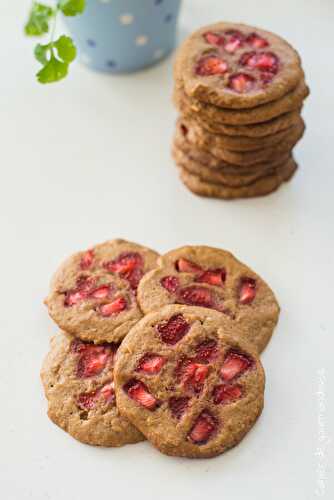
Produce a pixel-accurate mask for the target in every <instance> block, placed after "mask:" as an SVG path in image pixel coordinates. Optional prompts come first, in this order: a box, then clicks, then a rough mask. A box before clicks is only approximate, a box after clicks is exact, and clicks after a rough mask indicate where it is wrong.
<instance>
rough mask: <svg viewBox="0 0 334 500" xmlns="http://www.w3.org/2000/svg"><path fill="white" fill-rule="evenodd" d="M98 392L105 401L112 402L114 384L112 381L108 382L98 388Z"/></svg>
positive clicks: (113, 398)
mask: <svg viewBox="0 0 334 500" xmlns="http://www.w3.org/2000/svg"><path fill="white" fill-rule="evenodd" d="M100 394H101V396H102V397H103V399H104V400H105V401H106V403H109V404H111V403H113V402H114V401H115V386H114V382H108V383H107V384H105V385H104V386H103V387H102V388H101V389H100Z"/></svg>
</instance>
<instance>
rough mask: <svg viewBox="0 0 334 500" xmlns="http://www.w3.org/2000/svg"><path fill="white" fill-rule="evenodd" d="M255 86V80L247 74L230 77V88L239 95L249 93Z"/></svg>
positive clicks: (236, 74)
mask: <svg viewBox="0 0 334 500" xmlns="http://www.w3.org/2000/svg"><path fill="white" fill-rule="evenodd" d="M254 85H255V78H253V77H252V76H250V75H247V73H235V74H234V75H231V76H230V79H229V87H230V88H231V89H232V90H234V91H235V92H238V93H239V94H243V93H245V92H249V91H250V90H252V88H253V87H254Z"/></svg>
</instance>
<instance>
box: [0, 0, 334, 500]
mask: <svg viewBox="0 0 334 500" xmlns="http://www.w3.org/2000/svg"><path fill="white" fill-rule="evenodd" d="M28 5H29V1H26V0H25V1H22V0H11V1H10V2H9V1H8V0H7V1H2V2H1V6H0V37H1V43H0V55H1V57H0V61H1V77H0V88H1V93H0V110H1V122H0V123H1V143H0V154H1V170H2V174H1V179H0V218H1V247H0V248H1V249H0V254H1V264H2V265H1V281H0V295H1V299H0V300H1V319H0V321H1V324H0V325H1V328H0V373H1V378H0V391H1V399H0V401H1V416H0V419H1V425H0V429H1V431H0V432H1V437H0V496H1V499H3V500H14V499H15V500H26V499H34V500H47V499H52V500H79V499H80V500H86V499H87V500H88V499H97V498H122V499H125V500H130V499H132V498H136V499H138V500H142V499H145V500H151V499H152V500H153V499H157V498H159V500H160V499H167V498H176V499H185V498H187V499H191V500H197V499H201V500H202V499H203V498H204V499H209V498H222V499H223V498H224V499H232V500H239V499H240V500H243V499H246V498H247V499H255V498H256V499H258V500H267V499H268V498H270V499H271V500H281V499H292V500H309V499H314V498H317V490H318V494H319V493H323V495H322V496H323V498H326V499H330V498H331V499H332V498H333V496H334V491H333V470H332V469H331V464H333V446H332V445H331V444H328V442H327V440H329V439H330V437H333V426H332V423H333V420H334V414H333V385H332V384H331V382H332V380H333V352H334V351H333V348H334V342H333V335H334V329H333V326H334V325H333V316H332V315H333V310H334V293H333V288H334V287H333V283H334V272H333V240H334V227H333V226H334V224H333V209H334V195H333V184H334V173H333V172H334V165H333V148H334V144H333V140H334V127H333V112H334V106H333V104H334V98H333V86H334V64H333V49H334V34H333V30H334V2H333V1H332V0H294V1H293V2H291V1H290V0H281V1H273V0H256V1H255V0H252V1H246V0H239V1H234V0H233V1H231V0H224V1H223V0H216V1H214V0H205V1H204V0H202V1H200V0H188V1H187V0H185V2H184V8H183V12H182V16H181V28H182V36H185V34H186V33H187V32H189V31H191V30H193V29H195V28H197V27H199V26H200V25H203V24H205V23H210V22H215V21H217V20H220V19H224V20H235V21H243V22H248V23H250V24H255V25H258V26H262V27H264V28H267V29H269V30H273V31H275V32H278V33H280V34H281V35H283V36H285V37H286V38H287V39H288V40H289V41H290V42H292V43H293V44H294V45H295V47H296V48H297V49H298V50H299V51H300V53H301V55H302V58H303V61H304V67H305V70H306V75H307V80H308V83H309V85H310V87H311V89H312V95H311V97H310V99H309V100H308V101H307V103H306V106H305V111H304V116H305V119H306V122H307V127H308V128H307V134H306V136H305V138H304V140H303V141H302V143H301V144H300V145H299V146H298V148H297V151H296V156H297V159H298V162H299V164H300V171H299V172H298V174H297V176H296V177H295V178H294V180H293V181H292V182H291V183H290V184H288V185H286V186H285V187H284V188H283V189H281V190H280V191H279V192H277V193H276V194H273V195H271V196H269V197H266V198H262V199H255V200H248V201H247V200H244V201H236V202H223V201H215V200H209V199H202V198H198V197H195V196H194V195H192V194H191V193H189V192H188V191H187V190H186V189H185V188H184V187H183V185H182V184H181V183H180V182H179V180H178V178H177V173H176V170H175V167H174V165H173V162H172V160H171V158H170V142H171V137H172V133H173V126H174V120H175V116H176V113H175V111H174V110H173V107H172V105H171V100H170V95H171V91H172V73H171V64H172V61H171V59H168V60H167V61H165V62H164V63H163V64H161V65H159V66H157V67H155V68H153V69H150V70H148V71H145V72H142V73H139V74H136V75H132V76H122V77H112V76H105V75H104V76H101V75H99V74H94V73H91V72H90V71H88V70H86V69H85V68H83V67H81V66H80V65H79V64H76V65H75V66H74V67H73V70H72V72H71V75H70V77H69V78H68V79H67V80H66V81H65V82H64V83H61V84H58V85H55V86H46V87H43V86H40V85H37V84H36V83H35V81H34V72H35V70H36V69H37V65H36V63H35V62H34V61H33V57H32V43H31V42H30V41H27V40H25V39H24V37H23V36H22V35H21V25H22V23H23V20H24V18H25V14H26V11H27V7H28ZM114 237H123V238H127V239H130V240H134V241H138V242H141V243H143V244H145V245H149V246H152V247H153V248H155V249H157V250H159V251H161V252H164V251H166V250H168V249H171V248H173V247H177V246H180V245H183V244H191V243H194V244H207V245H215V246H218V247H223V248H227V249H229V250H231V251H232V252H234V253H235V254H236V255H237V256H238V257H239V258H240V259H242V260H243V261H245V262H246V263H248V264H249V265H250V266H252V267H254V269H255V270H256V271H257V272H259V273H260V274H261V275H262V276H263V277H264V278H265V279H266V280H267V281H268V282H269V284H270V285H271V286H272V287H273V289H274V290H275V292H276V293H277V296H278V298H279V301H280V303H281V306H282V314H281V319H280V323H279V326H278V328H277V330H276V333H275V335H274V338H273V340H272V342H271V344H270V345H269V346H268V348H267V350H266V351H265V353H264V354H263V363H264V366H265V369H266V373H267V387H266V405H265V410H264V412H263V414H262V416H261V418H260V420H259V422H258V423H257V425H256V426H255V428H254V429H253V431H252V432H251V433H250V434H249V435H248V436H247V437H246V439H245V440H244V441H243V442H242V443H241V444H240V445H239V446H238V447H236V448H235V449H233V450H231V451H230V452H228V453H226V454H225V455H222V456H220V457H219V458H216V459H211V460H197V461H196V460H195V461H194V460H193V461H191V460H186V459H175V458H169V457H166V456H163V455H161V454H159V453H158V452H157V451H155V450H154V449H153V448H151V447H150V446H149V445H148V444H147V443H143V444H140V445H135V446H126V447H124V448H122V449H114V450H113V449H99V448H93V447H89V446H84V445H82V444H80V443H78V442H76V441H75V440H73V439H72V438H70V437H69V436H68V435H67V434H65V433H64V432H62V431H61V430H60V429H58V428H57V427H56V426H55V425H53V424H52V423H51V422H50V421H49V420H48V418H47V416H46V403H45V400H44V396H43V393H42V388H41V384H40V381H39V369H40V365H41V361H42V359H43V356H44V355H45V353H46V352H47V350H48V343H49V338H50V337H51V335H53V334H54V333H55V332H56V331H57V328H56V326H55V325H54V324H52V322H51V320H50V319H49V318H48V315H47V312H46V310H45V307H44V306H43V305H42V300H43V298H44V296H45V295H46V293H47V290H48V281H49V278H50V275H51V274H52V272H53V271H54V270H55V268H56V267H57V265H58V264H59V262H60V261H61V260H62V259H63V258H64V257H65V256H67V255H69V254H71V253H72V252H74V251H76V250H79V249H84V248H86V247H89V246H90V245H92V244H94V243H97V242H100V241H104V240H106V239H108V238H114ZM319 370H324V372H321V373H322V374H321V373H320V374H319V372H318V371H319ZM319 389H320V392H322V391H323V390H324V391H325V394H324V395H322V394H316V392H317V391H318V390H319ZM323 399H324V405H323V407H320V408H319V402H321V401H322V400H323ZM319 447H320V451H321V452H323V456H322V457H317V456H316V453H317V449H318V448H319ZM321 475H324V477H325V483H324V490H323V489H322V487H321V485H320V484H318V482H317V481H318V480H319V478H320V476H321Z"/></svg>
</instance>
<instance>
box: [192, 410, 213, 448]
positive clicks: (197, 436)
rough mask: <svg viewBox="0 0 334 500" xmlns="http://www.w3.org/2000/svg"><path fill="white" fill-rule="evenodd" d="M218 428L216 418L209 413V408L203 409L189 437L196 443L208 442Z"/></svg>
mask: <svg viewBox="0 0 334 500" xmlns="http://www.w3.org/2000/svg"><path fill="white" fill-rule="evenodd" d="M216 429H217V421H216V419H215V418H214V417H213V416H212V415H211V413H209V411H208V410H203V411H202V413H201V414H200V415H199V417H198V418H197V420H196V421H195V424H194V426H193V428H192V429H191V431H190V433H189V435H188V439H189V440H190V441H192V442H193V443H194V444H198V445H201V444H205V443H207V442H208V440H209V439H210V437H211V436H212V434H213V433H214V432H215V430H216Z"/></svg>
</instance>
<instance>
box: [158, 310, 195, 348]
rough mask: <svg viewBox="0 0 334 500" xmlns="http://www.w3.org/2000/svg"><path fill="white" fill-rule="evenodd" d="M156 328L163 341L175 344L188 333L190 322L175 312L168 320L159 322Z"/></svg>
mask: <svg viewBox="0 0 334 500" xmlns="http://www.w3.org/2000/svg"><path fill="white" fill-rule="evenodd" d="M156 329H157V331H158V333H159V335H160V338H161V340H162V341H163V342H165V343H166V344H169V345H175V344H177V343H178V342H179V341H180V340H181V339H182V338H183V337H184V336H185V335H186V333H188V331H189V330H190V324H189V323H188V322H187V321H186V320H185V318H184V316H183V315H182V314H175V315H174V316H172V317H171V318H170V319H169V320H168V321H164V322H162V323H159V324H158V325H157V326H156Z"/></svg>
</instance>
